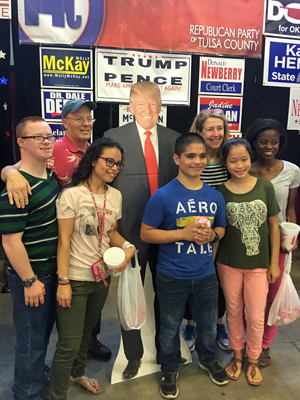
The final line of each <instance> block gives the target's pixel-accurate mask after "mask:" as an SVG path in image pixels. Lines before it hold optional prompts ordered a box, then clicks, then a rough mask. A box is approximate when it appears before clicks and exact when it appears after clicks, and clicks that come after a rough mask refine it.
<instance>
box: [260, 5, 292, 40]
mask: <svg viewBox="0 0 300 400" xmlns="http://www.w3.org/2000/svg"><path fill="white" fill-rule="evenodd" d="M264 33H265V34H267V35H270V36H281V37H293V38H298V39H299V38H300V3H299V1H297V2H296V1H293V0H280V1H278V0H266V9H265V18H264Z"/></svg>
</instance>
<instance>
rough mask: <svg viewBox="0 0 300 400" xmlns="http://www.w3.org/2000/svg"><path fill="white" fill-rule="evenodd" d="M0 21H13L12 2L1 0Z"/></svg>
mask: <svg viewBox="0 0 300 400" xmlns="http://www.w3.org/2000/svg"><path fill="white" fill-rule="evenodd" d="M0 19H11V0H1V2H0Z"/></svg>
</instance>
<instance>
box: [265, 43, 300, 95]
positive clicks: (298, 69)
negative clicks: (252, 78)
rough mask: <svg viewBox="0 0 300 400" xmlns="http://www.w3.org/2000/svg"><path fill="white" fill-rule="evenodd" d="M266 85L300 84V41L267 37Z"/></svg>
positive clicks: (285, 85)
mask: <svg viewBox="0 0 300 400" xmlns="http://www.w3.org/2000/svg"><path fill="white" fill-rule="evenodd" d="M263 84H264V85H266V86H284V87H287V86H299V85H300V41H299V40H292V39H279V38H266V44H265V60H264V77H263Z"/></svg>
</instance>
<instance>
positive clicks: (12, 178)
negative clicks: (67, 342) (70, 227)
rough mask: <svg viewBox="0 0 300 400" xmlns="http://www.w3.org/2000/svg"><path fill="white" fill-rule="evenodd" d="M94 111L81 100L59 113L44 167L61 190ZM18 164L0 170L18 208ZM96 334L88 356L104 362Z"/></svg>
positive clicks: (21, 192)
mask: <svg viewBox="0 0 300 400" xmlns="http://www.w3.org/2000/svg"><path fill="white" fill-rule="evenodd" d="M96 108H97V105H96V103H94V102H93V101H86V100H82V99H74V100H69V101H68V102H67V103H66V104H65V105H64V107H63V109H62V111H61V117H62V123H63V127H64V130H65V133H66V134H65V135H64V136H63V138H62V139H60V140H58V141H57V142H55V143H54V149H53V154H52V158H51V159H50V160H49V161H48V164H47V166H48V168H50V169H52V170H53V173H54V175H55V178H56V180H57V181H58V183H59V185H60V186H61V187H63V186H65V185H66V184H67V183H68V182H69V180H70V179H71V177H72V174H73V171H74V170H75V168H76V167H77V165H78V164H79V162H80V160H81V159H82V157H83V155H84V153H85V151H86V149H87V147H88V146H89V144H88V140H89V139H90V137H91V134H92V129H93V124H94V122H95V120H94V119H93V117H92V114H91V111H92V110H95V109H96ZM19 166H20V162H19V163H17V164H15V165H13V166H7V167H5V168H3V170H2V172H1V179H2V180H3V181H4V182H6V186H7V193H8V197H9V202H10V204H13V203H14V202H15V204H16V206H17V207H18V208H20V207H21V208H24V207H25V204H28V194H29V195H31V188H30V185H29V183H28V181H27V180H26V179H25V178H24V177H23V175H21V174H20V173H19V171H18V169H19ZM99 333H100V321H99V324H97V326H96V327H95V330H94V331H93V333H92V338H91V343H90V347H89V354H91V355H92V356H93V357H95V358H96V359H97V360H100V361H108V360H109V359H110V357H111V351H110V349H109V348H108V347H107V346H104V345H103V344H102V343H101V342H99V341H98V340H97V335H98V334H99Z"/></svg>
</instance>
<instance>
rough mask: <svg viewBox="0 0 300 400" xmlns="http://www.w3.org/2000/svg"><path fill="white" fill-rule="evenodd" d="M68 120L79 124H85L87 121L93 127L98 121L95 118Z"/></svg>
mask: <svg viewBox="0 0 300 400" xmlns="http://www.w3.org/2000/svg"><path fill="white" fill-rule="evenodd" d="M65 118H66V119H73V121H75V122H76V123H77V124H80V125H81V124H83V123H84V122H85V121H86V122H87V123H88V124H90V125H92V124H93V123H94V122H95V121H96V120H95V119H93V118H83V117H78V118H72V117H65Z"/></svg>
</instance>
